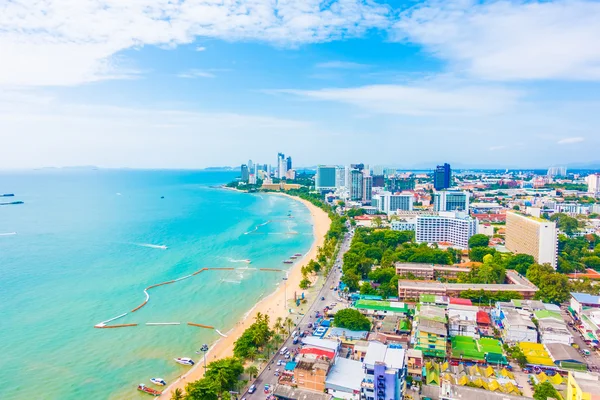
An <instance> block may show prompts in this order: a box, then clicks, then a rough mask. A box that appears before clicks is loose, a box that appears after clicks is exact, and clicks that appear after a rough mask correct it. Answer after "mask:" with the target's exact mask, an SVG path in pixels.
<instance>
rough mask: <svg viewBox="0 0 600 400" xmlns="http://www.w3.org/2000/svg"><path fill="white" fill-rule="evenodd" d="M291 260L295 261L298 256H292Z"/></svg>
mask: <svg viewBox="0 0 600 400" xmlns="http://www.w3.org/2000/svg"><path fill="white" fill-rule="evenodd" d="M290 258H291V259H292V260H295V259H296V258H298V256H290Z"/></svg>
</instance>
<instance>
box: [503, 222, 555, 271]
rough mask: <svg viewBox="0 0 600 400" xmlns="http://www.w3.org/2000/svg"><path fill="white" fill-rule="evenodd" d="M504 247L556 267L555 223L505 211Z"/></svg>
mask: <svg viewBox="0 0 600 400" xmlns="http://www.w3.org/2000/svg"><path fill="white" fill-rule="evenodd" d="M505 240H506V248H507V249H508V250H510V251H512V252H513V253H521V254H529V255H530V256H533V258H534V260H535V261H536V262H538V263H540V264H546V263H548V264H550V265H551V266H552V267H553V268H556V261H557V256H558V234H557V230H556V223H555V222H552V221H546V220H543V219H540V218H535V217H529V216H526V215H524V214H521V213H518V212H514V211H509V212H507V213H506V238H505Z"/></svg>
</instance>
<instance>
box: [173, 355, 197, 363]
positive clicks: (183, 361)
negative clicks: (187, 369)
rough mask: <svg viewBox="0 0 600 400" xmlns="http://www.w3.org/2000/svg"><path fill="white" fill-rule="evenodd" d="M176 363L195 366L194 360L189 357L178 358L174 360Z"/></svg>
mask: <svg viewBox="0 0 600 400" xmlns="http://www.w3.org/2000/svg"><path fill="white" fill-rule="evenodd" d="M174 360H175V362H178V363H179V364H182V365H194V360H192V359H191V358H189V357H178V358H174Z"/></svg>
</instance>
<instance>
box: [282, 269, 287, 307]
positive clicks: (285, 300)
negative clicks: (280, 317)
mask: <svg viewBox="0 0 600 400" xmlns="http://www.w3.org/2000/svg"><path fill="white" fill-rule="evenodd" d="M282 279H283V308H284V309H285V310H287V279H288V278H287V276H286V277H285V278H282Z"/></svg>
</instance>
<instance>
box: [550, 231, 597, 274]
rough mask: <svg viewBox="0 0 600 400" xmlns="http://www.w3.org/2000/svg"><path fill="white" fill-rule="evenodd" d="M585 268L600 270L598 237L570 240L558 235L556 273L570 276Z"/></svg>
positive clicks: (589, 236) (590, 236)
mask: <svg viewBox="0 0 600 400" xmlns="http://www.w3.org/2000/svg"><path fill="white" fill-rule="evenodd" d="M592 249H593V250H592ZM586 268H593V269H596V270H600V237H599V236H598V235H586V236H583V237H576V238H570V237H567V236H565V235H559V236H558V271H559V272H562V273H565V274H570V273H573V272H575V271H584V270H585V269H586Z"/></svg>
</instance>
